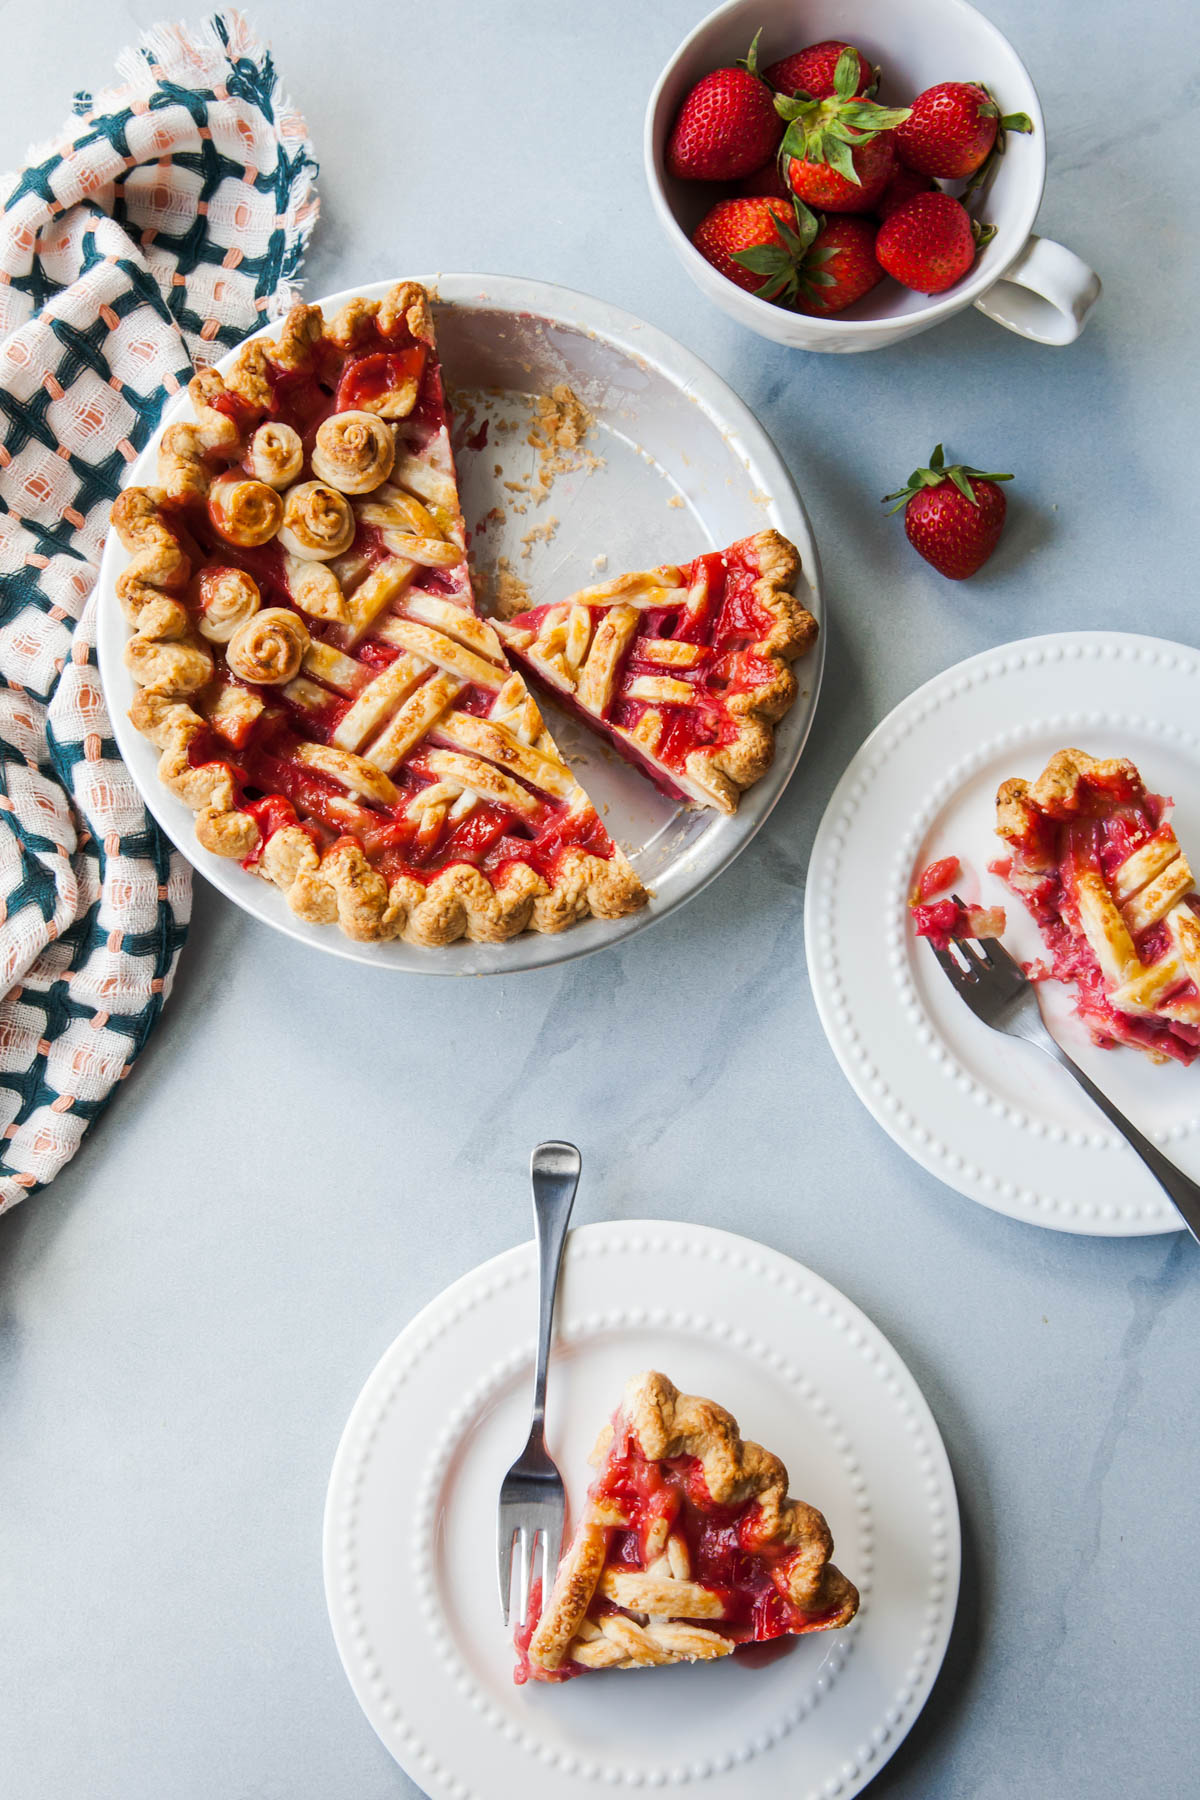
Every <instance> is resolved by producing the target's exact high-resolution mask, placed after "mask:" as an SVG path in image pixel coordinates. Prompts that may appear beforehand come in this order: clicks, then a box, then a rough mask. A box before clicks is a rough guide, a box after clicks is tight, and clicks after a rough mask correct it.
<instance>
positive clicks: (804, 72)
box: [763, 38, 878, 100]
mask: <svg viewBox="0 0 1200 1800" xmlns="http://www.w3.org/2000/svg"><path fill="white" fill-rule="evenodd" d="M846 50H850V51H852V53H853V54H854V55H855V56H856V57H857V58H858V80H857V82H856V85H855V89H854V91H855V93H856V94H865V93H868V92H869V91H870V90H871V89H872V88H874V86H875V82H876V79H877V74H878V72H877V70H875V69H873V68H872V67H871V65H870V63H869V62H868V61H867V59H866V57H865V56H864V55H863V53H862V51H861V50H855V49H854V46H853V45H852V44H843V43H842V42H841V41H840V39H838V38H826V39H825V40H824V41H823V42H822V43H820V44H809V45H808V46H807V47H806V48H805V49H803V50H794V51H793V52H792V54H791V56H784V57H781V58H780V60H779V61H778V62H774V63H772V64H771V66H770V68H769V69H764V70H763V80H764V81H769V82H770V84H771V86H772V87H773V88H777V89H778V90H779V92H780V93H781V94H807V95H808V97H809V99H810V100H828V98H829V96H830V95H831V94H832V93H834V91H835V89H834V85H833V77H834V73H835V71H836V69H837V66H838V62H839V60H840V58H841V56H842V54H843V52H844V51H846Z"/></svg>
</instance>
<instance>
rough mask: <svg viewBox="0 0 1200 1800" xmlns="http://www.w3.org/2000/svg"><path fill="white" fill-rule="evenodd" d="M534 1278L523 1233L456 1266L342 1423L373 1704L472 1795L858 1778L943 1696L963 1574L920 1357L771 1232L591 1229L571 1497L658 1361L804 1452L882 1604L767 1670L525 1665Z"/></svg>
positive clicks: (849, 1562) (838, 1536) (336, 1470)
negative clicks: (519, 1528) (540, 1670)
mask: <svg viewBox="0 0 1200 1800" xmlns="http://www.w3.org/2000/svg"><path fill="white" fill-rule="evenodd" d="M535 1276H536V1271H535V1262H534V1253H533V1245H532V1244H525V1245H522V1246H521V1247H520V1248H518V1249H515V1250H510V1251H507V1252H506V1253H505V1254H504V1255H502V1256H498V1257H496V1258H495V1259H494V1260H493V1261H491V1262H488V1263H484V1264H483V1265H482V1266H481V1267H480V1268H478V1269H475V1270H473V1271H472V1273H471V1274H469V1275H466V1276H464V1277H463V1278H462V1279H461V1280H460V1281H457V1282H455V1283H454V1285H453V1286H452V1287H449V1288H447V1289H446V1291H445V1292H444V1293H443V1294H441V1295H440V1296H439V1297H438V1298H437V1299H436V1300H434V1301H433V1302H432V1303H431V1305H429V1306H427V1307H426V1308H425V1310H424V1311H423V1312H422V1313H420V1314H419V1315H418V1317H417V1318H416V1319H414V1320H413V1322H412V1323H411V1324H410V1325H409V1326H408V1327H407V1329H406V1330H405V1331H403V1332H402V1333H401V1335H400V1336H399V1337H398V1338H397V1339H396V1341H395V1343H394V1344H393V1345H392V1347H391V1349H390V1350H388V1351H387V1353H386V1354H385V1355H384V1357H383V1359H382V1360H381V1361H380V1363H379V1364H378V1366H377V1367H376V1369H375V1371H374V1373H373V1374H372V1375H371V1377H370V1379H369V1381H368V1382H367V1385H366V1387H365V1388H364V1389H363V1392H362V1394H361V1395H360V1397H359V1399H358V1402H357V1404H356V1405H355V1408H354V1411H353V1413H352V1414H351V1416H350V1420H349V1423H348V1424H347V1426H346V1429H345V1432H344V1434H343V1436H342V1441H341V1444H340V1445H339V1448H338V1452H337V1456H336V1458H335V1461H334V1466H333V1473H332V1476H331V1478H330V1483H329V1494H328V1499H327V1502H326V1509H325V1539H324V1560H325V1591H326V1598H327V1601H328V1606H329V1616H330V1619H331V1621H332V1624H333V1631H334V1636H335V1639H336V1641H337V1646H338V1650H339V1652H340V1654H341V1658H342V1662H343V1665H344V1667H345V1670H346V1673H347V1675H348V1676H349V1678H350V1683H351V1686H352V1687H353V1689H354V1692H355V1694H356V1695H357V1697H358V1700H359V1703H360V1705H361V1706H362V1708H363V1711H364V1712H365V1713H366V1715H367V1717H368V1719H369V1720H370V1722H371V1724H372V1725H373V1726H374V1728H375V1730H376V1731H377V1732H378V1734H379V1736H380V1738H381V1739H382V1740H383V1742H384V1744H385V1745H386V1746H387V1748H388V1750H389V1751H390V1752H391V1754H392V1755H393V1756H394V1757H395V1758H396V1760H397V1762H399V1763H400V1764H401V1766H402V1767H403V1768H404V1769H405V1770H406V1771H407V1773H408V1774H409V1775H411V1777H412V1778H413V1780H414V1781H416V1782H417V1783H418V1784H419V1785H420V1786H421V1787H422V1788H424V1789H426V1790H427V1791H428V1792H430V1793H439V1794H440V1793H447V1794H450V1795H453V1796H456V1800H495V1797H496V1796H497V1795H501V1794H504V1795H509V1794H521V1795H522V1796H525V1797H527V1800H573V1797H574V1800H584V1797H585V1796H597V1795H599V1794H600V1793H603V1792H605V1791H611V1790H612V1789H614V1788H616V1789H621V1788H652V1789H662V1788H670V1789H672V1790H680V1791H682V1790H690V1791H691V1792H693V1793H695V1794H696V1795H697V1797H698V1800H753V1797H754V1796H758V1795H762V1796H764V1800H765V1797H766V1796H768V1795H770V1796H772V1797H774V1796H775V1795H777V1794H779V1793H781V1792H786V1793H788V1794H790V1795H794V1796H795V1800H835V1797H836V1800H850V1796H852V1795H854V1794H857V1793H858V1792H859V1790H860V1789H861V1788H862V1787H863V1786H864V1785H865V1784H866V1783H867V1782H868V1781H869V1780H870V1779H871V1777H872V1776H873V1775H875V1774H876V1773H877V1772H878V1770H879V1769H880V1767H881V1766H882V1765H883V1763H885V1762H886V1761H887V1759H888V1757H889V1756H890V1755H891V1754H892V1752H893V1751H894V1750H895V1748H896V1746H897V1745H898V1744H899V1742H900V1741H901V1739H902V1738H903V1737H904V1735H905V1733H906V1732H907V1731H908V1729H909V1727H910V1726H911V1725H912V1723H913V1720H914V1719H915V1718H916V1716H917V1714H918V1713H919V1712H920V1710H921V1707H922V1706H923V1705H924V1703H925V1700H926V1698H927V1696H928V1693H929V1690H930V1688H931V1686H932V1684H933V1681H934V1678H935V1676H936V1675H937V1672H938V1669H939V1667H940V1665H941V1661H942V1657H943V1655H944V1653H945V1649H946V1644H947V1641H948V1639H949V1635H950V1628H951V1625H952V1623H953V1618H954V1609H955V1603H956V1600H957V1595H958V1579H959V1556H960V1540H959V1520H958V1507H957V1502H956V1499H955V1493H954V1483H953V1479H952V1476H951V1473H950V1467H949V1463H948V1461H947V1458H946V1453H945V1450H944V1448H943V1446H942V1441H941V1438H940V1436H939V1435H938V1429H937V1426H936V1424H935V1423H934V1420H933V1417H932V1415H931V1413H930V1411H929V1408H928V1406H927V1405H926V1403H925V1401H924V1399H923V1398H922V1395H921V1393H920V1391H919V1390H918V1388H917V1386H916V1383H915V1382H914V1381H913V1378H912V1376H911V1375H910V1374H909V1372H908V1370H907V1369H906V1368H905V1366H904V1364H903V1363H902V1362H901V1361H900V1359H899V1357H898V1356H897V1354H896V1352H895V1351H894V1350H893V1348H892V1347H891V1345H890V1344H889V1343H888V1342H887V1341H886V1339H885V1338H884V1337H882V1336H881V1334H880V1333H879V1331H878V1330H877V1329H876V1328H875V1326H874V1325H872V1324H871V1322H870V1321H869V1320H868V1319H866V1318H864V1316H863V1314H862V1313H860V1312H859V1311H858V1309H857V1307H855V1306H853V1305H851V1303H850V1302H849V1301H848V1300H846V1299H845V1298H844V1296H843V1295H841V1294H839V1293H838V1292H837V1291H836V1290H835V1289H834V1288H832V1287H830V1286H829V1285H828V1283H827V1282H825V1281H822V1280H821V1278H820V1277H819V1276H817V1275H814V1274H812V1273H811V1271H809V1270H808V1269H805V1268H803V1267H802V1266H801V1265H800V1264H799V1263H796V1262H793V1261H792V1260H791V1259H790V1258H788V1257H786V1256H782V1255H780V1254H779V1253H778V1252H776V1251H773V1250H769V1249H767V1248H765V1247H764V1246H762V1245H760V1244H756V1243H753V1242H751V1241H750V1240H748V1239H746V1238H741V1237H735V1236H733V1235H732V1234H730V1233H728V1232H723V1231H714V1230H710V1229H708V1228H706V1227H701V1226H694V1225H693V1226H689V1225H677V1224H672V1223H667V1222H659V1221H632V1222H622V1223H606V1224H597V1225H586V1226H583V1227H581V1228H580V1229H578V1230H576V1231H574V1232H573V1233H572V1234H571V1237H570V1239H569V1241H568V1246H567V1253H566V1258H565V1262H564V1268H563V1279H562V1287H561V1289H560V1300H559V1314H558V1318H559V1324H558V1337H557V1342H556V1346H555V1350H554V1355H553V1360H552V1367H551V1373H550V1384H549V1415H548V1429H549V1442H550V1447H551V1450H552V1452H553V1454H554V1456H555V1458H556V1460H557V1462H558V1464H559V1466H560V1468H561V1469H562V1471H563V1475H564V1479H565V1481H566V1484H567V1491H568V1496H569V1500H570V1502H571V1503H572V1504H574V1505H578V1503H579V1501H580V1499H581V1498H582V1494H583V1491H584V1488H585V1486H586V1483H587V1480H588V1478H589V1474H590V1471H589V1469H588V1466H587V1457H588V1455H589V1453H590V1451H591V1448H592V1445H593V1443H594V1441H595V1437H596V1434H597V1432H598V1430H599V1428H600V1426H601V1425H603V1424H604V1422H605V1421H606V1420H607V1419H608V1418H609V1417H610V1416H611V1414H612V1412H613V1409H614V1408H615V1406H616V1405H617V1403H618V1401H619V1399H620V1396H621V1391H622V1388H623V1387H624V1384H625V1382H626V1380H627V1379H628V1378H629V1376H630V1375H632V1374H635V1373H637V1372H638V1371H639V1370H640V1369H643V1368H649V1367H656V1368H661V1369H662V1370H663V1371H664V1372H665V1373H666V1374H668V1375H670V1377H671V1379H672V1380H673V1381H675V1382H676V1383H678V1384H679V1385H680V1386H681V1387H683V1388H684V1389H685V1390H688V1391H691V1392H696V1393H702V1394H707V1395H709V1396H710V1397H711V1398H713V1399H716V1400H718V1401H719V1402H720V1403H721V1404H722V1405H725V1406H727V1407H728V1408H729V1410H730V1411H731V1412H733V1413H734V1414H735V1415H736V1417H737V1418H738V1420H739V1423H740V1424H741V1427H742V1429H743V1431H744V1432H745V1433H746V1435H747V1436H749V1437H752V1438H755V1439H758V1440H759V1441H761V1442H763V1443H765V1444H767V1445H768V1446H770V1447H771V1448H772V1449H774V1450H776V1451H777V1452H778V1454H779V1455H780V1456H782V1458H783V1460H784V1461H785V1463H786V1464H787V1466H788V1469H789V1471H790V1474H791V1488H792V1492H793V1493H795V1494H797V1495H800V1496H803V1497H805V1498H808V1499H810V1500H811V1501H812V1502H813V1503H814V1504H816V1505H818V1506H820V1507H821V1509H822V1510H823V1511H824V1512H825V1514H826V1516H827V1517H828V1519H829V1523H830V1526H831V1529H832V1531H833V1535H834V1538H835V1540H836V1546H837V1548H836V1551H835V1555H836V1558H837V1562H838V1565H839V1567H841V1568H842V1569H844V1570H845V1572H846V1573H847V1574H848V1575H849V1576H850V1577H851V1579H852V1580H854V1581H855V1582H856V1583H857V1584H858V1587H859V1589H860V1591H861V1593H862V1606H861V1609H860V1612H859V1614H858V1617H857V1618H856V1619H855V1620H854V1622H853V1623H852V1624H851V1625H850V1626H849V1628H848V1629H847V1630H846V1631H844V1632H836V1633H834V1632H831V1633H829V1634H828V1635H820V1636H815V1637H808V1638H802V1639H793V1640H790V1648H789V1649H788V1650H787V1652H786V1653H785V1654H783V1655H782V1656H780V1657H779V1659H778V1660H777V1661H774V1662H771V1663H769V1664H767V1665H766V1666H763V1667H757V1668H753V1669H751V1668H747V1667H745V1666H743V1665H741V1664H740V1662H739V1661H738V1659H737V1658H731V1659H729V1661H728V1662H725V1661H722V1662H720V1663H712V1664H693V1665H684V1666H681V1667H677V1668H668V1669H656V1670H652V1671H643V1672H638V1673H637V1674H628V1673H624V1674H618V1673H613V1674H607V1675H603V1676H597V1677H596V1678H595V1679H594V1680H586V1679H585V1680H581V1681H573V1682H569V1683H567V1684H566V1685H564V1686H543V1685H539V1684H536V1683H534V1684H530V1685H529V1686H527V1687H517V1686H516V1685H515V1684H514V1682H513V1679H512V1670H513V1664H514V1661H515V1656H514V1652H513V1648H512V1642H511V1639H510V1637H509V1636H508V1634H507V1633H506V1632H505V1630H504V1629H503V1626H502V1624H501V1618H500V1608H499V1601H498V1598H497V1592H496V1498H497V1494H498V1491H499V1487H500V1481H501V1478H502V1476H503V1474H504V1471H505V1470H506V1469H507V1468H508V1466H509V1464H510V1463H511V1461H512V1459H513V1457H514V1455H515V1454H516V1452H517V1451H518V1449H519V1448H520V1446H521V1444H522V1443H523V1442H524V1439H525V1433H526V1431H527V1429H528V1422H529V1391H530V1383H531V1379H532V1370H533V1348H534V1346H533V1327H534V1324H535V1319H536V1280H535ZM568 1529H569V1523H568Z"/></svg>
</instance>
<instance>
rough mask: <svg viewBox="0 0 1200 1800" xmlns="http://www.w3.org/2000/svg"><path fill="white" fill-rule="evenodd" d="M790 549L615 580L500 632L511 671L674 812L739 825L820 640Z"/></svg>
mask: <svg viewBox="0 0 1200 1800" xmlns="http://www.w3.org/2000/svg"><path fill="white" fill-rule="evenodd" d="M799 568H800V564H799V559H798V557H797V555H796V552H795V550H794V549H793V547H792V545H791V544H789V543H788V541H787V539H786V538H784V537H781V536H780V534H779V533H778V532H777V531H760V532H758V533H757V534H756V535H755V536H754V537H748V538H743V539H741V541H740V542H739V543H736V544H731V545H730V546H729V548H728V549H727V550H724V551H720V552H713V553H711V554H709V555H706V556H698V557H696V559H695V560H694V561H693V562H690V563H688V564H687V565H686V566H684V567H682V568H680V567H677V566H675V565H674V564H670V565H667V566H664V567H662V568H658V569H649V570H645V571H641V572H639V573H636V574H631V575H620V576H618V577H617V578H616V579H615V580H613V581H606V582H603V583H601V584H600V585H599V586H597V587H590V588H584V589H583V590H582V591H581V592H580V593H577V594H572V595H571V596H570V597H569V598H568V599H566V600H561V601H559V602H557V603H556V604H554V605H552V606H536V607H533V608H531V609H530V610H529V611H527V612H522V613H520V614H518V615H517V617H516V618H510V619H508V620H501V621H497V625H496V629H497V630H498V632H499V633H500V636H501V638H502V640H503V642H504V647H505V649H506V650H507V651H508V654H509V658H510V660H511V661H512V662H514V663H515V664H516V665H517V666H518V668H521V669H523V670H525V672H526V673H527V674H528V675H529V676H530V677H531V678H532V679H533V680H534V681H535V682H536V683H538V684H539V685H540V686H541V687H543V688H544V689H545V690H546V691H547V692H548V693H550V694H551V695H553V697H554V699H555V700H557V701H558V702H559V704H560V705H562V706H564V707H565V708H566V709H567V710H568V711H570V712H572V713H575V714H576V715H577V716H579V717H580V718H582V719H583V721H584V723H585V724H587V725H588V726H590V727H591V729H592V730H594V731H596V732H598V733H599V734H600V735H601V736H603V737H605V738H607V739H608V741H609V743H610V744H611V745H612V746H613V748H614V749H615V750H616V751H617V752H618V753H619V754H620V755H621V756H623V757H624V758H625V759H626V760H627V761H628V762H631V763H633V764H634V766H635V767H637V768H640V769H642V770H644V771H645V772H646V774H648V775H649V777H650V779H651V780H652V781H653V782H654V783H655V785H656V786H657V787H659V788H661V790H662V791H663V792H664V793H665V794H667V795H669V796H670V797H671V798H672V799H676V800H686V801H690V802H692V803H693V804H695V805H698V806H710V807H715V808H717V809H718V810H719V811H721V812H726V813H729V812H733V811H734V810H735V809H736V807H737V803H738V800H739V798H740V796H741V793H742V790H743V789H744V788H748V787H749V786H750V785H751V784H752V783H753V782H755V781H757V780H758V778H759V776H760V775H762V774H763V772H764V770H766V769H767V768H768V767H769V766H770V762H771V757H772V754H773V750H774V726H775V721H776V720H778V719H780V718H782V717H783V715H784V713H786V712H787V710H788V708H789V707H790V706H791V704H792V701H793V700H794V699H795V697H796V677H795V675H794V674H793V673H792V670H791V667H790V665H791V663H792V662H794V661H795V659H796V658H797V657H799V656H802V655H803V654H804V652H805V651H806V650H808V649H809V648H810V647H811V645H812V643H813V640H814V639H815V637H816V635H817V624H816V620H815V619H814V618H813V617H812V614H811V613H809V612H808V611H807V610H806V609H805V608H804V607H803V606H801V604H800V602H799V601H798V600H797V599H796V598H795V596H794V595H793V593H792V589H793V587H794V586H795V583H796V577H797V575H798V573H799Z"/></svg>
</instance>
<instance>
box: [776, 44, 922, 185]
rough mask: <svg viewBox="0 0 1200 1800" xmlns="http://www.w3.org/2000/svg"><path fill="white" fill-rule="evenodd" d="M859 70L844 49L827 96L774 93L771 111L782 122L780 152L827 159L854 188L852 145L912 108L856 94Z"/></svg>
mask: <svg viewBox="0 0 1200 1800" xmlns="http://www.w3.org/2000/svg"><path fill="white" fill-rule="evenodd" d="M858 72H859V71H858V57H857V56H856V54H855V52H854V51H853V50H843V51H842V54H841V55H840V56H839V57H838V62H837V68H836V69H835V70H834V74H833V86H834V92H833V93H832V94H831V95H830V97H829V98H828V99H827V100H813V99H811V98H810V97H809V96H808V95H806V94H796V95H794V96H793V95H789V94H776V96H775V111H776V112H777V113H778V114H779V116H780V118H781V119H785V120H786V121H787V130H786V131H785V132H784V134H783V142H782V143H781V144H780V146H779V154H780V156H781V157H784V158H786V157H791V156H794V157H796V158H797V159H798V161H800V162H815V163H826V164H828V166H829V167H830V168H831V169H835V170H836V171H837V173H838V174H839V175H841V176H842V177H843V178H844V179H845V180H846V181H849V182H852V183H853V185H854V186H855V187H861V186H862V182H861V181H860V180H859V177H858V172H857V170H856V169H855V167H854V151H855V148H856V147H857V146H858V145H860V144H864V143H866V142H867V140H868V139H869V138H873V137H878V136H879V133H880V132H881V131H893V130H894V129H895V127H896V126H897V125H903V123H904V121H905V119H907V117H908V115H909V113H910V112H911V110H912V108H911V107H908V106H880V105H879V104H878V103H877V102H876V101H874V100H865V99H862V98H861V97H860V96H858V95H857V94H856V93H855V89H856V87H857V86H858Z"/></svg>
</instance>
